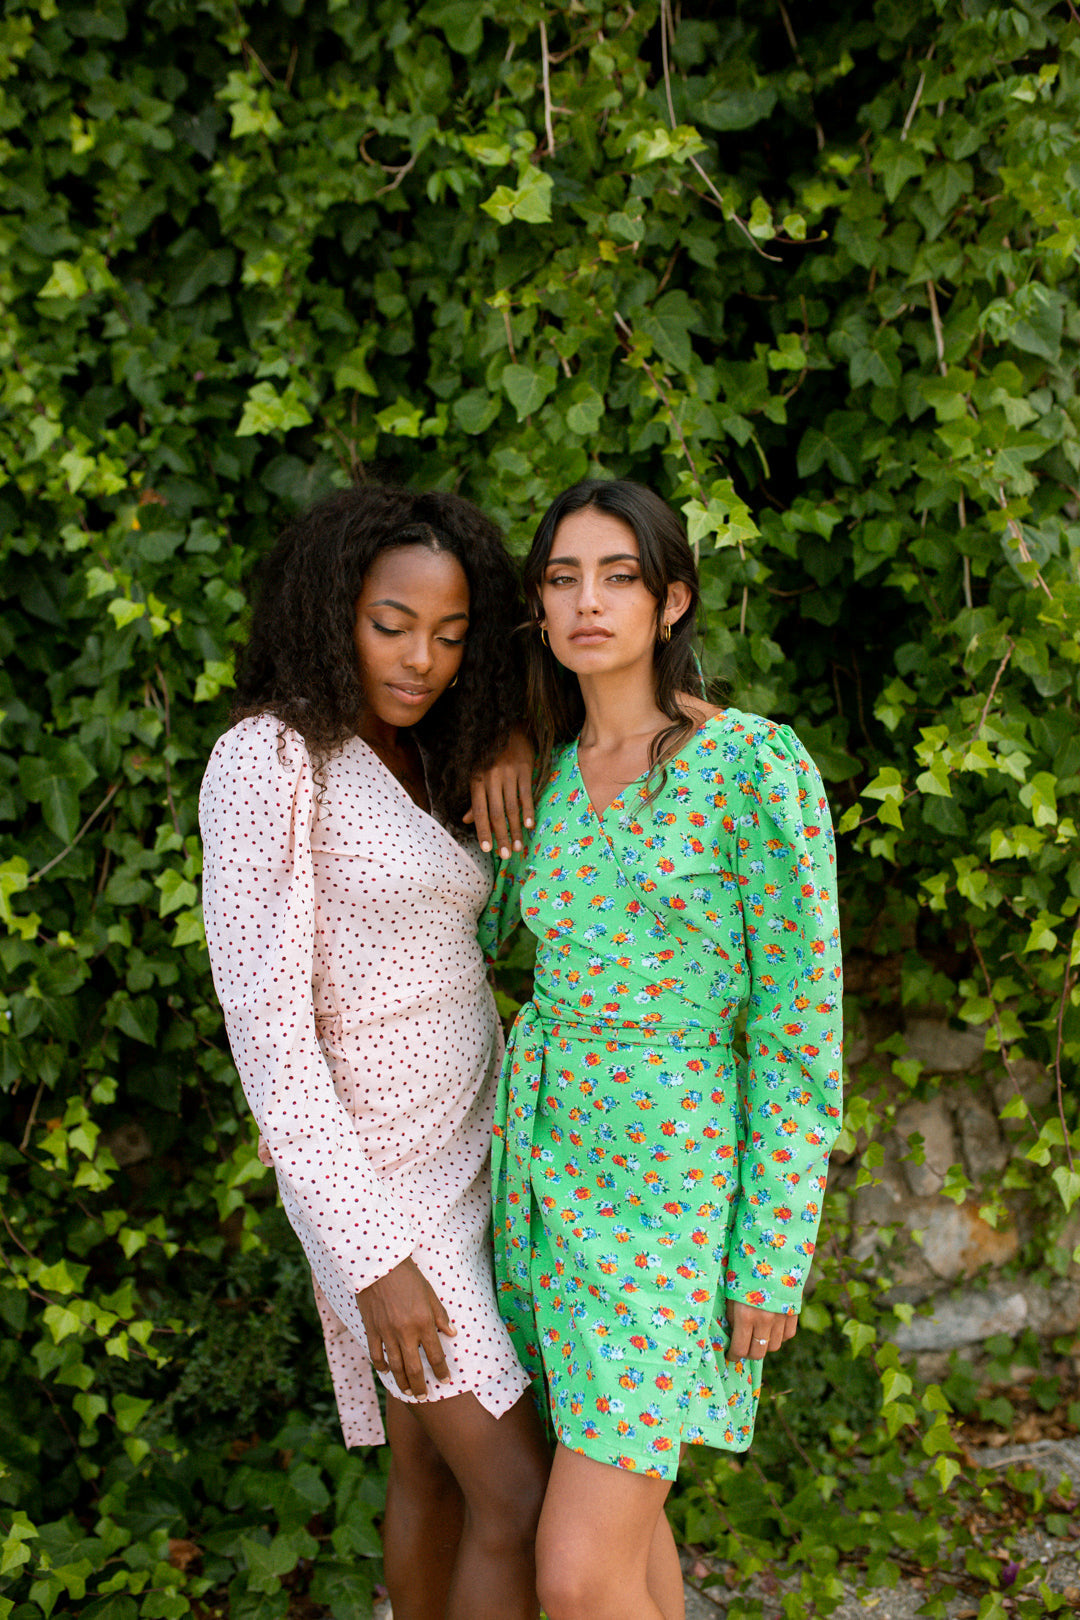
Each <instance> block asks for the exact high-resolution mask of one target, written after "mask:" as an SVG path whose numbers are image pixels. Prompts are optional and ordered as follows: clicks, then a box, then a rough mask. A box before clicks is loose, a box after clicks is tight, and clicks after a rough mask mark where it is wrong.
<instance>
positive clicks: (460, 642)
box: [439, 636, 465, 647]
mask: <svg viewBox="0 0 1080 1620" xmlns="http://www.w3.org/2000/svg"><path fill="white" fill-rule="evenodd" d="M439 640H440V641H441V642H442V644H443V646H444V647H464V645H465V637H464V636H459V637H458V638H457V640H455V639H454V637H453V636H440V637H439Z"/></svg>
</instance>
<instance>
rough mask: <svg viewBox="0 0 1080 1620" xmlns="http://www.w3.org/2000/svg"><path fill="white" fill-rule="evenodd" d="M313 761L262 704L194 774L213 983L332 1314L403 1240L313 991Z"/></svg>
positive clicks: (406, 1243)
mask: <svg viewBox="0 0 1080 1620" xmlns="http://www.w3.org/2000/svg"><path fill="white" fill-rule="evenodd" d="M314 810H315V789H314V784H313V780H312V768H311V763H310V760H309V757H308V754H307V750H306V748H305V747H304V744H303V740H302V739H301V738H300V737H299V736H298V735H297V734H296V733H295V732H293V731H289V730H287V729H286V728H284V727H283V726H282V725H281V724H280V723H279V722H278V721H277V720H276V719H274V718H273V717H272V716H267V715H262V716H259V717H257V718H255V719H252V720H243V721H241V722H240V724H239V725H237V726H235V727H234V728H233V729H232V730H231V731H229V732H227V733H226V734H225V736H224V737H222V738H220V739H219V741H218V744H217V746H216V747H215V749H214V752H213V754H212V756H211V759H210V763H209V765H208V767H207V770H206V775H205V777H204V779H203V785H202V791H201V794H200V799H199V821H200V826H201V830H202V837H203V847H204V876H203V907H204V914H205V918H206V938H207V944H208V945H209V949H210V963H211V967H212V969H213V975H214V988H215V989H216V991H217V994H218V999H219V1000H220V1002H221V1006H222V1010H223V1012H224V1014H225V1027H226V1029H227V1031H228V1036H229V1044H230V1046H231V1048H232V1054H233V1058H234V1061H235V1063H236V1067H237V1070H238V1071H239V1074H240V1079H241V1082H242V1084H243V1088H244V1094H245V1096H246V1097H247V1100H248V1103H249V1104H250V1107H251V1110H252V1113H253V1114H254V1115H255V1118H256V1120H257V1121H258V1125H259V1130H260V1131H261V1133H262V1137H263V1145H264V1147H265V1149H266V1151H267V1152H268V1154H269V1157H270V1159H271V1160H272V1162H273V1164H274V1167H275V1169H276V1172H277V1179H278V1187H279V1189H280V1192H281V1198H282V1203H283V1205H284V1208H285V1212H286V1214H287V1215H288V1218H289V1220H290V1222H291V1224H292V1226H293V1229H294V1230H295V1232H296V1234H297V1236H298V1237H299V1239H300V1242H301V1243H302V1244H303V1247H304V1250H305V1253H306V1254H307V1257H308V1260H309V1261H310V1264H311V1268H312V1271H313V1272H314V1274H315V1277H316V1279H317V1281H318V1283H319V1284H320V1286H321V1288H322V1290H323V1292H324V1293H325V1295H326V1296H327V1298H328V1299H329V1300H330V1301H331V1303H332V1305H333V1308H334V1310H335V1311H336V1312H337V1314H338V1316H339V1317H340V1318H341V1320H342V1321H343V1322H344V1323H345V1325H346V1326H347V1327H348V1328H349V1330H350V1332H352V1333H353V1334H354V1335H355V1336H356V1337H357V1338H359V1339H360V1341H361V1342H362V1343H363V1342H365V1337H364V1328H363V1321H362V1318H361V1316H360V1313H359V1309H358V1307H357V1305H356V1300H355V1295H356V1293H357V1291H358V1290H360V1289H363V1288H366V1287H367V1286H368V1285H369V1284H370V1283H372V1282H374V1281H376V1279H377V1278H379V1277H382V1276H385V1275H386V1273H387V1272H389V1271H390V1270H392V1269H393V1267H394V1266H395V1265H397V1264H398V1263H399V1262H400V1261H401V1260H403V1259H405V1258H406V1257H407V1256H408V1255H409V1254H410V1253H411V1252H412V1250H413V1247H414V1234H413V1231H412V1228H411V1226H410V1223H409V1221H408V1220H407V1219H406V1217H405V1216H404V1214H403V1213H402V1211H401V1210H400V1209H399V1208H398V1207H396V1205H395V1203H394V1202H393V1200H392V1199H391V1198H390V1197H389V1196H388V1193H387V1191H386V1188H385V1186H384V1184H383V1183H382V1182H381V1181H380V1178H379V1177H378V1176H377V1175H376V1174H375V1172H374V1171H373V1169H372V1167H371V1164H370V1162H369V1161H368V1159H367V1157H366V1155H365V1152H364V1147H363V1143H362V1141H361V1139H360V1138H359V1136H358V1135H357V1132H356V1129H355V1127H354V1125H353V1122H352V1119H351V1117H350V1115H349V1114H348V1112H347V1111H346V1109H345V1107H344V1106H343V1104H342V1103H341V1101H340V1099H339V1098H338V1095H337V1093H336V1091H335V1089H334V1084H333V1080H332V1078H331V1075H330V1071H329V1069H328V1067H327V1064H326V1060H325V1058H324V1056H323V1053H322V1050H321V1049H320V1046H319V1043H318V1040H317V1037H316V1031H315V1015H314V1006H313V1000H312V989H311V979H312V957H313V944H314V930H315V888H314V874H313V867H312V858H311V824H312V817H313V814H314Z"/></svg>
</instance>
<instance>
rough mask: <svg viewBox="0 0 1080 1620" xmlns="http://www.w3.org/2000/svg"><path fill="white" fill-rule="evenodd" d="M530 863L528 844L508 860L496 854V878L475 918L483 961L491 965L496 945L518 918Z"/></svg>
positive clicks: (512, 928)
mask: <svg viewBox="0 0 1080 1620" xmlns="http://www.w3.org/2000/svg"><path fill="white" fill-rule="evenodd" d="M528 865H529V851H528V846H526V848H525V849H524V850H517V851H515V853H514V854H512V855H511V856H510V857H509V858H508V859H507V860H502V859H501V858H500V857H499V856H498V855H496V857H495V882H494V884H493V885H492V890H491V898H490V900H489V901H488V903H487V905H486V906H485V907H484V909H483V911H482V912H481V913H480V916H479V917H478V918H477V923H476V934H477V938H478V939H479V941H480V949H481V950H482V951H483V953H484V959H485V961H486V962H487V963H488V964H489V965H490V964H491V963H493V962H494V961H495V958H496V957H497V956H498V954H499V947H500V945H502V944H503V942H504V941H505V940H507V939H509V938H510V935H511V934H512V933H513V932H514V929H515V928H516V927H517V925H518V923H519V922H520V921H521V885H522V883H523V881H524V878H525V873H526V871H527V870H528Z"/></svg>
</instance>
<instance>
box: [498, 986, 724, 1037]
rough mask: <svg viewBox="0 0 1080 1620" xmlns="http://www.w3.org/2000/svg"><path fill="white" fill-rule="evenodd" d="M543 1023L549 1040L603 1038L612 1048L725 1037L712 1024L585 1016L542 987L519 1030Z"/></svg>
mask: <svg viewBox="0 0 1080 1620" xmlns="http://www.w3.org/2000/svg"><path fill="white" fill-rule="evenodd" d="M537 1023H538V1024H539V1025H540V1026H541V1028H542V1030H543V1035H544V1039H545V1040H552V1041H582V1042H585V1043H587V1044H589V1045H595V1043H596V1042H597V1041H602V1042H604V1043H605V1045H607V1046H608V1048H609V1050H615V1049H617V1048H618V1047H619V1046H674V1047H676V1048H678V1049H679V1050H680V1051H681V1050H683V1049H684V1048H685V1047H688V1046H719V1045H720V1044H721V1037H720V1034H719V1031H718V1030H717V1029H716V1027H715V1025H714V1026H712V1027H707V1026H702V1025H695V1024H679V1023H672V1022H665V1021H663V1020H661V1019H656V1020H655V1021H653V1020H649V1021H646V1020H645V1019H620V1018H588V1017H586V1018H583V1017H582V1016H581V1011H580V1009H579V1008H571V1007H569V1006H568V1005H567V1003H566V1002H562V1001H554V1000H552V998H551V997H550V996H546V995H545V994H544V992H543V991H542V990H540V991H534V993H533V998H532V1000H531V1001H527V1002H526V1003H525V1005H524V1006H523V1007H522V1008H521V1011H520V1012H519V1013H518V1015H517V1020H516V1022H515V1033H521V1034H524V1033H525V1029H524V1028H521V1029H520V1030H519V1026H523V1025H524V1026H527V1025H532V1024H537Z"/></svg>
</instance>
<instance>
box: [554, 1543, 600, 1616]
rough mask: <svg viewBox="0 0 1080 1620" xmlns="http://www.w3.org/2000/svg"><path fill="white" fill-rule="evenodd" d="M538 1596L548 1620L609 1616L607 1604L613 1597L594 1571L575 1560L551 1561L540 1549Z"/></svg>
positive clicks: (558, 1559) (563, 1558) (564, 1557)
mask: <svg viewBox="0 0 1080 1620" xmlns="http://www.w3.org/2000/svg"><path fill="white" fill-rule="evenodd" d="M536 1595H537V1597H538V1598H539V1600H540V1607H541V1608H542V1609H543V1611H544V1613H545V1614H546V1615H547V1617H548V1620H582V1617H583V1616H585V1615H587V1616H589V1620H592V1617H593V1616H594V1615H601V1614H605V1613H606V1612H607V1611H606V1609H604V1608H603V1606H602V1605H603V1604H604V1602H605V1601H606V1600H607V1599H608V1598H609V1597H610V1596H611V1592H610V1589H606V1590H605V1589H604V1588H603V1587H601V1586H600V1585H599V1583H598V1581H597V1575H596V1568H595V1566H593V1567H592V1568H591V1569H590V1568H589V1567H588V1566H586V1565H585V1564H583V1563H579V1562H575V1561H574V1559H573V1558H567V1557H566V1556H565V1554H564V1555H563V1556H561V1557H558V1558H556V1557H550V1556H547V1555H545V1553H544V1552H543V1551H542V1550H541V1549H539V1548H538V1549H537V1562H536Z"/></svg>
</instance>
